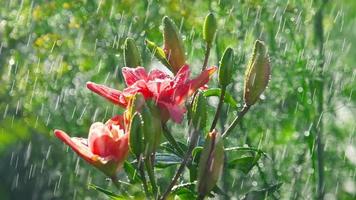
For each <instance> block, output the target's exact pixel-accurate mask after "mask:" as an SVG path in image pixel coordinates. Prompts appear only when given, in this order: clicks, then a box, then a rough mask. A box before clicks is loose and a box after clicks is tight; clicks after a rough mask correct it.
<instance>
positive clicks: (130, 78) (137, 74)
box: [122, 67, 148, 86]
mask: <svg viewBox="0 0 356 200" xmlns="http://www.w3.org/2000/svg"><path fill="white" fill-rule="evenodd" d="M122 75H123V76H124V79H125V82H126V85H127V86H131V85H132V84H134V83H136V82H137V81H138V80H144V81H147V79H148V76H147V73H146V70H145V68H143V67H136V68H129V67H123V68H122Z"/></svg>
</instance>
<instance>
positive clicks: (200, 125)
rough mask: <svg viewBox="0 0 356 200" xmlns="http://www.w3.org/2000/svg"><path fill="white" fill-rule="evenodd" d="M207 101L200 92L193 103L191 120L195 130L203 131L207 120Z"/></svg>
mask: <svg viewBox="0 0 356 200" xmlns="http://www.w3.org/2000/svg"><path fill="white" fill-rule="evenodd" d="M207 104H208V103H207V101H206V98H205V97H204V95H203V93H202V92H199V93H198V94H197V95H196V96H195V98H194V102H193V106H192V113H191V120H192V124H193V127H194V128H195V129H196V130H199V131H203V130H204V129H205V126H206V119H207Z"/></svg>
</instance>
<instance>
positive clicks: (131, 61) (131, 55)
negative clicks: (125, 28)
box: [124, 38, 141, 67]
mask: <svg viewBox="0 0 356 200" xmlns="http://www.w3.org/2000/svg"><path fill="white" fill-rule="evenodd" d="M124 59H125V66H126V67H137V66H141V55H140V52H139V50H138V48H137V46H136V44H135V41H134V40H133V39H132V38H127V39H126V40H125V47H124Z"/></svg>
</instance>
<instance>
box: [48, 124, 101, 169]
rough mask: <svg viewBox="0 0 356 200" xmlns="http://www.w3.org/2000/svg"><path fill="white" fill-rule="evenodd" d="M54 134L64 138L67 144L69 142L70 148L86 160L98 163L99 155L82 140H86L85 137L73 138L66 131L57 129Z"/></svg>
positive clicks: (61, 138)
mask: <svg viewBox="0 0 356 200" xmlns="http://www.w3.org/2000/svg"><path fill="white" fill-rule="evenodd" d="M54 134H55V135H56V137H57V138H59V139H60V140H62V141H63V142H64V143H65V144H67V145H68V146H69V147H70V148H72V149H73V151H75V152H76V153H77V154H78V155H79V156H80V157H82V158H83V159H84V160H85V161H87V162H88V163H91V164H94V165H95V164H96V162H97V161H98V157H97V156H96V155H94V154H93V153H92V152H91V151H90V149H89V147H88V146H86V145H85V144H83V142H82V140H86V139H84V138H75V137H73V138H71V137H69V136H68V135H67V133H65V132H64V131H61V130H55V131H54Z"/></svg>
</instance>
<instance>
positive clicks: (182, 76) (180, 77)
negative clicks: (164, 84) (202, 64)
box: [173, 65, 190, 87]
mask: <svg viewBox="0 0 356 200" xmlns="http://www.w3.org/2000/svg"><path fill="white" fill-rule="evenodd" d="M189 75H190V69H189V66H188V65H183V67H182V68H180V70H179V71H178V72H177V74H176V76H175V77H174V85H173V87H177V86H178V85H181V84H184V83H186V81H187V80H188V78H189Z"/></svg>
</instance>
